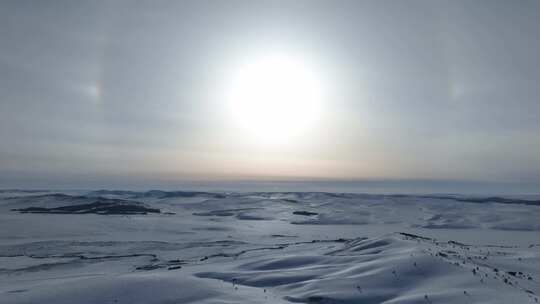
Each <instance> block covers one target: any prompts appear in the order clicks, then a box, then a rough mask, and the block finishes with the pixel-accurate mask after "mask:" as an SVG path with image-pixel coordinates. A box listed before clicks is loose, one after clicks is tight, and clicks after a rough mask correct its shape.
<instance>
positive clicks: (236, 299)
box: [0, 190, 540, 304]
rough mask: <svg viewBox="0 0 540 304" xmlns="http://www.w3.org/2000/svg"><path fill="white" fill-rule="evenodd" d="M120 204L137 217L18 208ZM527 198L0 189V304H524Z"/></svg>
mask: <svg viewBox="0 0 540 304" xmlns="http://www.w3.org/2000/svg"><path fill="white" fill-rule="evenodd" d="M106 199H109V200H110V201H112V200H113V199H117V200H125V201H126V202H127V203H128V204H129V203H135V204H140V205H144V206H148V207H151V208H157V209H160V210H161V213H148V214H93V213H89V214H77V213H75V214H67V213H66V214H49V213H21V212H19V211H15V210H13V209H23V208H29V207H39V208H58V207H62V206H74V205H80V204H91V203H93V202H95V201H96V200H106ZM539 295H540V203H539V202H538V201H535V200H533V199H530V200H526V199H523V198H516V197H514V198H507V199H506V198H489V197H472V198H471V197H464V196H458V195H426V196H410V195H368V194H339V193H313V192H310V193H294V192H288V193H208V192H180V191H178V192H164V191H148V192H133V191H94V192H85V191H71V192H69V191H68V192H63V193H59V192H56V191H39V192H25V191H17V190H10V191H7V190H5V191H1V192H0V303H5V304H8V303H66V304H67V303H70V304H72V303H130V304H135V303H351V304H352V303H364V304H371V303H387V304H390V303H424V304H426V303H433V304H439V303H505V304H506V303H515V304H518V303H538V302H539V301H540V297H539Z"/></svg>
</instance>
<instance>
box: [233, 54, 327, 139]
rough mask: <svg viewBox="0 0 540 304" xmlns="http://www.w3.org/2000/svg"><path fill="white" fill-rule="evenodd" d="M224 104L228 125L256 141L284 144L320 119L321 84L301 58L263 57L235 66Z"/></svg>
mask: <svg viewBox="0 0 540 304" xmlns="http://www.w3.org/2000/svg"><path fill="white" fill-rule="evenodd" d="M225 95H226V103H227V108H228V109H227V110H228V112H229V116H230V119H231V120H232V122H233V123H234V124H235V125H236V126H237V127H238V128H239V129H240V130H242V131H243V132H246V133H248V134H250V135H252V136H254V138H256V139H258V140H259V141H263V142H271V143H276V142H284V141H287V140H291V139H292V138H294V137H297V136H300V135H302V134H304V133H306V132H307V131H309V130H310V129H311V128H312V127H313V126H314V124H315V122H316V121H317V120H318V119H319V118H320V115H321V111H322V104H323V100H324V90H323V84H322V81H321V80H320V78H319V74H318V73H317V71H316V70H315V68H314V67H313V66H311V65H309V64H308V63H307V62H306V61H305V60H303V59H302V58H297V57H293V56H287V55H281V54H279V55H276V54H272V55H266V56H260V57H257V58H254V59H253V60H251V61H249V62H246V63H244V64H241V65H239V66H238V67H237V68H235V69H234V72H233V73H232V75H231V76H230V78H229V84H228V86H227V89H226V94H225Z"/></svg>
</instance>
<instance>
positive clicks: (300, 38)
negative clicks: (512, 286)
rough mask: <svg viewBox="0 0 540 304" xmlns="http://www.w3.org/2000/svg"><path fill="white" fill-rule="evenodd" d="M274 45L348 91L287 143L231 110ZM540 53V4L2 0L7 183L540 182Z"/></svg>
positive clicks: (0, 88) (1, 161)
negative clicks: (246, 65) (234, 82)
mask: <svg viewBox="0 0 540 304" xmlns="http://www.w3.org/2000/svg"><path fill="white" fill-rule="evenodd" d="M272 50H279V51H280V52H282V53H290V54H294V56H296V57H297V58H303V59H306V60H308V61H310V62H312V63H313V64H314V65H315V66H317V68H318V70H319V73H321V75H322V78H323V79H325V80H324V81H325V86H327V87H328V88H331V92H332V93H331V94H330V95H328V96H327V98H326V99H325V101H324V103H325V106H324V114H323V115H322V117H321V118H320V120H319V121H318V123H317V124H316V125H313V126H312V128H311V129H310V130H308V131H306V134H304V135H303V136H302V137H301V138H296V139H294V140H290V142H288V143H287V144H281V145H275V146H273V145H261V144H260V143H256V142H254V141H253V139H250V138H249V137H242V136H239V135H238V134H237V132H235V129H234V127H233V126H231V122H230V121H228V119H227V117H226V115H224V114H223V112H224V110H223V100H222V98H221V92H222V91H221V90H222V87H223V83H225V82H226V80H227V75H228V73H229V71H230V70H231V69H234V66H235V64H236V63H238V62H241V61H242V60H243V59H245V58H250V56H257V55H261V54H262V55H264V52H266V51H272ZM539 54H540V2H539V1H534V0H531V1H526V0H522V1H496V0H488V1H474V0H464V1H456V0H453V1H397V0H396V1H192V2H190V1H1V2H0V94H1V95H0V140H1V143H0V187H12V186H24V185H35V186H42V187H46V186H51V187H62V186H65V185H70V186H79V187H86V186H92V185H97V184H99V185H103V184H107V183H110V184H111V185H113V184H114V181H118V180H123V181H125V183H124V184H128V183H129V181H130V180H133V181H135V180H137V181H138V182H140V183H142V182H144V181H148V182H149V183H151V184H152V185H157V186H159V183H160V182H163V183H169V184H170V183H171V182H174V181H177V180H200V179H214V180H220V179H228V180H230V179H274V178H275V179H298V178H300V179H326V178H331V179H348V180H351V179H360V180H366V179H369V180H381V179H383V180H384V179H392V180H400V179H415V180H460V181H477V182H509V183H525V182H526V183H537V184H540V58H539V56H540V55H539ZM96 181H99V182H96ZM100 183H101V184H100Z"/></svg>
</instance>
